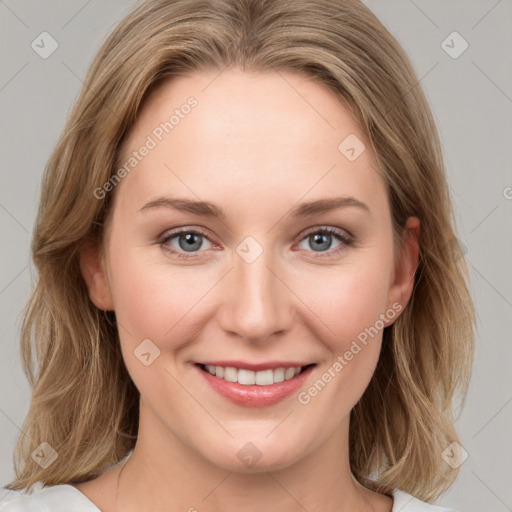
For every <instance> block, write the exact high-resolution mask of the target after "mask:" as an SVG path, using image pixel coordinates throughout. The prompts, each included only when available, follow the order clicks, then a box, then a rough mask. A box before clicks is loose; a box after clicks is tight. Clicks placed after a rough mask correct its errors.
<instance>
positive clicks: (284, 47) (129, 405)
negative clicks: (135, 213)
mask: <svg viewBox="0 0 512 512" xmlns="http://www.w3.org/2000/svg"><path fill="white" fill-rule="evenodd" d="M235 67H236V68H238V69H242V70H244V71H246V70H248V71H254V72H259V71H261V72H264V71H272V70H274V71H288V72H292V73H300V74H302V75H305V76H307V77H310V78H312V79H313V80H316V81H317V82H318V83H320V84H323V85H324V86H325V87H327V88H328V89H329V90H331V91H332V92H334V93H335V94H336V95H337V96H338V97H339V98H340V101H344V102H345V103H346V104H347V105H348V106H349V107H350V108H351V110H352V112H353V113H354V116H355V119H356V120H357V121H358V122H359V123H360V124H361V126H362V127H363V128H364V130H365V131H366V133H367V136H368V140H369V141H370V143H371V148H372V150H373V151H374V154H375V155H376V158H377V161H378V163H379V166H380V169H379V172H381V174H382V176H383V178H384V179H385V182H386V184H387V188H388V193H389V198H390V204H391V214H392V219H393V229H394V234H395V239H396V240H398V239H399V235H400V233H401V230H402V228H403V226H404V224H405V221H406V220H407V218H408V217H409V216H417V217H418V218H419V219H420V221H421V240H420V261H419V265H418V268H417V272H416V284H415V287H414V291H413V294H412V297H411V300H410V302H409V304H408V305H407V307H406V308H405V310H404V311H403V314H402V315H401V316H400V317H399V318H398V319H397V321H396V322H395V323H394V324H393V325H392V326H390V327H388V328H386V329H385V331H384V335H383V345H382V351H381V355H380V360H379V363H378V365H377V368H376V370H375V373H374V376H373V378H372V380H371V382H370V384H369V386H368V388H367V389H366V391H365V393H364V394H363V396H362V398H361V400H360V401H359V402H358V403H357V405H356V406H355V407H354V409H353V410H352V412H351V422H350V439H349V441H350V464H351V468H352V472H353V474H354V476H355V477H356V478H357V479H358V480H359V481H360V482H361V483H362V484H363V485H365V486H367V487H369V488H372V489H373V490H376V491H378V492H383V493H390V492H392V490H393V489H395V488H399V489H402V490H404V491H406V492H409V493H411V494H413V495H415V496H417V497H418V498H419V499H422V500H426V501H431V500H433V499H435V498H437V497H438V496H439V494H440V493H442V492H443V491H444V490H446V489H447V488H448V487H449V486H450V485H451V484H452V482H453V480H454V479H455V478H456V476H457V473H458V470H456V469H452V468H451V467H450V466H449V465H448V464H446V463H445V462H444V460H443V458H442V457H441V454H442V452H443V450H444V449H445V448H446V447H447V446H448V445H449V444H450V443H452V442H454V441H458V437H457V434H456V432H455V429H454V426H453V421H454V418H453V409H454V399H455V396H456V393H457V391H459V392H460V393H461V398H462V402H464V401H465V397H466V393H467V388H468V384H469V379H470V373H471V364H472V359H473V350H474V331H473V328H474V321H475V320H474V309H473V304H472V301H471V297H470V295H469V292H468V287H467V269H466V265H465V261H464V258H463V255H462V253H461V249H460V247H459V245H458V244H457V241H456V238H455V234H454V226H455V221H454V218H453V212H452V206H451V202H450V197H449V191H448V187H447V183H446V178H445V172H444V163H443V157H442V152H441V147H440V141H439V138H438V134H437V130H436V126H435V124H434V121H433V117H432V114H431V111H430V108H429V105H428V103H427V100H426V98H425V96H424V93H423V92H422V90H421V87H420V86H419V82H418V79H417V77H416V75H415V73H414V71H413V69H412V66H411V64H410V62H409V60H408V58H407V57H406V55H405V54H404V52H403V50H402V49H401V47H400V46H399V44H398V43H397V41H396V40H395V39H394V38H393V37H392V36H391V35H390V34H389V32H388V31H387V30H386V28H385V27H384V26H383V25H382V24H381V22H380V21H379V20H378V19H377V18H376V17H375V15H374V14H373V13H372V12H371V11H370V10H369V9H368V8H367V7H365V6H364V5H363V4H362V3H360V2H359V1H358V0H293V1H292V0H148V1H145V2H143V3H142V4H140V5H139V6H138V7H137V8H136V9H135V10H134V11H133V12H131V13H130V14H129V15H128V16H127V17H126V18H125V19H124V20H122V21H121V22H120V24H119V25H118V26H117V28H116V29H115V30H114V31H113V33H112V34H111V35H110V36H109V37H108V38H107V40H106V42H105V43H104V44H103V46H102V48H101V49H100V51H99V53H98V54H97V56H96V57H95V59H94V61H93V63H92V65H91V68H90V70H89V72H88V74H87V77H86V79H85V82H84V86H83V88H82V90H81V93H80V96H79V98H78V100H77V102H76V104H75V106H74V108H73V110H72V112H71V114H70V116H69V118H68V120H67V123H66V126H65V128H64V131H63V133H62V136H61V138H60V140H59V142H58V144H57V146H56V148H55V150H54V152H53V154H52V155H51V158H50V160H49V162H48V164H47V166H46V169H45V174H44V179H43V186H42V193H41V202H40V206H39V212H38V217H37V223H36V226H35V231H34V238H33V243H32V252H33V260H34V263H35V266H36V268H37V270H38V281H37V285H36V287H35V291H34V293H33V295H32V297H31V299H30V302H29V304H28V306H27V310H26V313H25V318H24V323H23V326H22V334H21V354H22V360H23V367H24V371H25V373H26V375H27V378H28V379H29V382H30V385H31V387H32V388H33V391H32V398H31V402H30V409H29V411H28V415H27V417H26V419H25V422H24V424H23V427H22V433H21V434H20V436H19V439H18V442H17V446H16V453H15V459H14V464H15V471H16V479H15V480H14V481H13V482H11V483H10V484H9V485H7V486H6V487H7V488H8V489H12V490H19V489H23V488H31V487H32V486H33V485H34V484H35V483H36V482H43V484H44V485H54V484H62V483H78V482H82V481H86V480H90V479H91V478H94V477H96V476H99V475H100V474H101V473H102V472H103V471H105V469H106V468H107V467H108V466H109V465H113V464H116V463H117V462H119V461H120V460H122V459H123V458H124V457H125V456H126V455H127V454H128V452H129V451H130V450H131V449H132V448H133V447H134V445H135V441H136V438H137V430H138V412H139V409H138V407H139V403H138V402H139V392H138V390H137V388H136V387H135V385H134V383H133V382H132V380H131V378H130V376H129V374H128V372H127V370H126V367H125V365H124V361H123V358H122V354H121V351H120V347H119V337H118V332H117V327H116V322H115V316H114V314H113V313H112V312H107V313H105V312H103V311H100V310H98V309H97V308H96V307H95V306H94V305H93V304H92V302H91V300H90V299H89V296H88V292H87V288H86V285H85V283H84V280H83V278H82V275H81V272H80V267H79V258H78V257H79V253H80V250H81V248H82V247H83V246H84V244H85V243H87V242H88V241H91V240H92V241H95V242H97V243H100V244H101V242H102V240H103V236H104V227H105V223H106V221H107V220H108V218H109V212H110V210H111V206H112V194H106V195H105V197H103V198H101V199H97V198H96V197H95V196H94V195H93V191H94V190H96V189H98V187H102V186H103V185H104V184H105V183H106V182H108V181H109V179H110V178H111V177H112V175H113V174H114V173H115V171H116V166H117V165H119V153H120V149H121V147H122V142H123V141H124V140H125V139H126V134H127V133H128V132H129V131H130V129H131V127H132V126H133V125H134V123H135V121H136V118H137V113H138V112H139V111H140V109H141V107H142V104H143V100H145V99H146V98H147V97H148V95H149V94H150V92H151V91H152V90H154V87H155V86H156V85H157V83H159V82H160V81H161V80H162V79H172V77H175V76H178V75H183V74H186V73H189V72H194V71H201V70H211V69H216V70H219V71H220V70H223V69H225V68H235ZM340 142H341V141H340ZM33 342H34V346H32V343H33ZM33 350H35V355H36V363H37V367H36V369H34V368H33V365H32V358H33ZM41 442H46V443H48V444H49V445H50V446H51V447H53V448H54V449H55V450H56V451H57V453H58V457H57V458H56V459H55V460H54V461H53V462H52V463H51V464H50V465H49V466H48V467H46V468H43V467H42V466H41V465H39V464H38V463H37V462H36V461H35V459H34V458H32V456H31V454H32V452H33V451H34V450H35V449H36V447H37V446H38V445H39V444H40V443H41Z"/></svg>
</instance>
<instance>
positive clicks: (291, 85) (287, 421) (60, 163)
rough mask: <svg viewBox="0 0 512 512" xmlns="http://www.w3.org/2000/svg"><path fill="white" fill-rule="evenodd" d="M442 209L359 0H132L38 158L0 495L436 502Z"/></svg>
mask: <svg viewBox="0 0 512 512" xmlns="http://www.w3.org/2000/svg"><path fill="white" fill-rule="evenodd" d="M453 224H454V222H453V217H452V211H451V204H450V198H449V194H448V190H447V184H446V180H445V175H444V168H443V159H442V154H441V151H440V146H439V140H438V136H437V132H436V128H435V124H434V122H433V119H432V116H431V112H430V109H429V106H428V104H427V101H426V99H425V97H424V95H423V93H422V91H421V89H420V87H419V86H418V80H417V78H416V76H415V74H414V72H413V70H412V68H411V65H410V63H409V61H408V59H407V58H406V56H405V55H404V53H403V51H402V49H401V48H400V47H399V45H398V44H397V42H396V41H395V39H394V38H393V37H392V36H391V35H390V34H389V33H388V31H387V30H386V29H385V28H384V27H383V25H382V24H381V23H380V22H379V21H378V20H377V19H376V18H375V16H374V15H373V14H372V13H371V12H370V11H369V10H368V9H367V8H366V7H365V6H364V5H363V4H361V3H360V2H359V1H356V0H350V1H341V0H339V1H336V2H332V1H328V0H314V1H302V0H299V1H297V0H296V1H294V2H291V1H289V0H273V1H265V0H262V1H257V2H255V1H254V0H219V1H215V2H202V1H191V0H174V1H170V0H149V1H146V2H144V3H142V4H141V5H140V6H139V7H138V8H137V9H135V10H134V11H133V12H132V13H131V14H129V15H128V16H127V17H126V18H125V19H124V20H123V21H122V22H121V23H120V25H119V26H118V27H117V28H116V29H115V30H114V32H113V33H112V34H111V35H110V37H109V38H108V40H107V41H106V42H105V44H104V45H103V47H102V48H101V50H100V51H99V53H98V55H97V57H96V59H95V61H94V62H93V64H92V66H91V69H90V71H89V74H88V76H87V78H86V81H85V83H84V87H83V89H82V92H81V95H80V97H79V99H78V101H77V104H76V105H75V107H74V109H73V111H72V113H71V115H70V118H69V120H68V122H67V125H66V127H65V129H64V133H63V135H62V137H61V139H60V141H59V143H58V145H57V147H56V149H55V151H54V153H53V155H52V157H51V159H50V161H49V163H48V166H47V169H46V173H45V178H44V183H43V189H42V195H41V203H40V209H39V214H38V220H37V226H36V229H35V234H34V240H33V257H34V261H35V264H36V265H37V268H38V271H39V281H38V284H37V287H36V289H35V292H34V295H33V297H32V299H31V302H30V304H29V308H28V310H27V314H26V318H25V322H24V325H23V333H22V354H23V358H24V365H25V367H26V369H27V371H28V372H29V376H30V379H31V384H32V385H33V387H34V389H33V398H32V402H31V407H30V410H29V413H28V416H27V419H26V421H25V424H24V426H23V431H24V433H25V434H26V435H23V436H21V437H20V439H19V443H18V450H17V453H18V459H17V465H16V472H17V473H16V474H17V477H16V479H15V480H14V481H13V482H11V483H10V484H9V485H8V486H7V488H9V489H12V490H21V489H30V488H32V487H33V486H34V485H36V484H38V485H40V486H43V488H40V489H38V490H36V491H35V492H33V493H32V494H31V495H26V496H21V497H18V498H16V499H14V500H11V501H10V502H7V503H6V504H4V505H3V506H2V510H5V511H6V512H19V511H26V510H32V508H31V507H36V508H37V507H41V506H42V505H46V506H48V507H49V508H51V510H55V511H58V510H66V511H69V510H81V511H86V512H93V511H97V510H98V509H99V510H102V511H103V512H111V511H114V510H117V511H123V512H126V511H131V510H169V511H174V510H189V511H193V510H198V511H201V510H211V511H217V510H226V509H228V510H231V509H235V508H236V509H237V510H247V511H253V510H254V511H256V510H261V509H262V508H266V509H267V510H272V511H273V510H280V511H282V510H285V511H286V510H298V509H301V510H308V511H313V510H319V509H323V510H346V511H348V510H350V511H354V510H361V511H375V512H384V511H386V512H389V511H398V510H402V511H407V510H423V511H434V510H448V509H441V508H438V507H434V506H432V505H430V504H429V503H428V502H431V501H432V500H434V499H436V498H437V497H438V496H439V495H440V494H441V493H442V492H443V491H445V490H446V489H447V488H448V487H449V486H450V485H451V483H452V482H453V481H454V479H455V478H456V476H457V472H458V467H459V466H458V465H457V464H450V463H448V462H449V460H450V458H451V459H453V458H457V457H459V456H460V453H459V452H458V450H459V446H460V445H458V443H457V441H458V437H457V434H456V432H455V430H454V427H453V415H452V410H453V398H454V396H455V393H456V392H457V391H460V392H462V394H463V395H464V393H465V392H466V390H467V385H468V381H469V376H470V367H471V361H472V355H473V324H474V314H473V306H472V302H471V299H470V296H469V293H468V289H467V286H466V281H465V276H466V269H465V264H464V260H463V258H462V255H461V251H460V248H459V247H458V245H457V244H456V243H455V244H454V243H453V242H454V240H455V231H454V226H453ZM316 245H319V247H316ZM33 337H34V338H35V340H36V344H37V354H36V355H37V362H38V368H37V370H36V371H32V369H31V367H30V361H31V357H32V356H31V340H32V338H33ZM447 454H448V455H447ZM447 461H448V462H447Z"/></svg>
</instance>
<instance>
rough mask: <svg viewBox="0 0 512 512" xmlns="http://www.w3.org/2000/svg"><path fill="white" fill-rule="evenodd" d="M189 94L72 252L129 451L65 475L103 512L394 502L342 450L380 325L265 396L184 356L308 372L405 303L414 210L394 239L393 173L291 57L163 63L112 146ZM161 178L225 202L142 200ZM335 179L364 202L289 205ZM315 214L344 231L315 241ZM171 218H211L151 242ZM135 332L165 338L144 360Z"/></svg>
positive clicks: (189, 194)
mask: <svg viewBox="0 0 512 512" xmlns="http://www.w3.org/2000/svg"><path fill="white" fill-rule="evenodd" d="M190 96H194V97H195V98H196V99H197V101H198V105H197V107H195V108H194V109H192V110H191V112H190V114H188V116H185V117H184V119H181V120H180V122H179V124H178V125H177V126H175V128H174V129H173V131H172V132H171V133H170V134H168V135H166V136H165V137H164V138H163V140H162V141H161V142H159V144H158V145H157V147H156V148H154V149H152V150H151V151H150V153H149V154H148V155H147V156H146V157H145V158H144V159H143V160H142V161H141V162H139V163H138V165H137V166H136V168H135V169H134V170H132V171H131V172H130V173H129V174H128V175H127V176H126V177H125V178H124V179H123V180H122V181H121V183H120V184H118V185H117V187H116V189H115V204H114V209H113V213H112V218H111V222H110V224H109V229H108V231H107V234H106V238H105V255H104V257H103V258H102V257H100V253H99V251H98V247H93V246H90V247H88V248H86V249H84V251H83V252H82V255H81V256H82V257H81V265H82V273H83V275H84V278H85V280H86V282H87V285H88V288H89V292H90V297H91V300H92V301H93V302H94V303H95V304H96V305H97V306H98V307H99V308H101V309H108V310H114V311H115V312H116V317H117V318H118V322H119V325H120V326H121V327H120V341H121V348H122V352H123V357H124V360H125V364H126V367H127V369H128V371H129V373H130V375H131V377H132V379H133V381H134V383H135V384H136V386H137V388H138V389H139V391H140V394H141V401H140V428H139V434H138V439H137V443H136V447H135V449H134V452H133V455H132V456H131V458H130V459H128V462H125V463H122V464H118V465H116V466H114V467H113V468H111V469H110V470H108V471H107V472H105V473H104V474H103V475H101V476H100V477H98V478H96V479H95V480H91V481H89V482H86V483H83V484H79V485H77V486H76V487H77V488H78V489H79V490H80V491H81V492H83V493H84V494H85V495H86V496H87V497H89V499H91V501H93V502H94V503H95V504H96V505H97V506H98V507H99V508H101V510H103V511H104V512H110V511H114V510H117V511H123V512H131V511H140V510H158V511H185V510H189V509H191V507H194V508H195V509H196V510H198V511H199V512H202V511H211V512H217V511H219V512H220V511H224V510H238V511H242V512H249V511H251V512H252V511H260V510H262V509H264V510H266V511H267V512H277V511H280V512H283V511H284V512H288V511H290V512H291V511H296V510H304V509H305V510H308V512H314V511H319V510H337V511H349V510H350V511H366V510H375V511H381V512H383V511H388V512H389V511H390V510H391V508H392V498H391V497H389V496H385V495H382V494H377V493H374V492H372V491H370V490H368V489H365V488H364V487H362V486H361V485H360V484H358V483H357V482H356V481H355V479H354V478H353V476H352V474H351V472H350V466H349V453H348V432H349V415H350V411H351V409H352V408H353V407H354V405H355V404H356V403H357V402H358V400H359V399H360V397H361V396H362V394H363V392H364V391H365V389H366V387H367V386H368V384H369V382H370V379H371V377H372V375H373V372H374V370H375V366H376V364H377V361H378V358H379V353H380V348H381V339H382V331H380V332H379V334H378V335H377V336H375V337H374V338H373V339H371V341H370V342H369V343H368V344H367V345H366V346H365V347H364V348H363V349H362V350H361V351H360V352H359V353H358V354H357V355H356V356H355V357H354V358H353V359H352V360H351V361H350V362H349V363H348V364H347V365H346V366H345V367H344V368H343V370H342V371H341V372H339V373H338V374H336V377H335V378H333V379H332V380H331V382H329V383H328V385H326V386H325V388H324V389H323V390H322V391H321V392H320V393H318V395H317V396H315V397H314V398H312V399H311V401H310V402H309V403H308V404H307V405H304V404H301V403H299V402H298V400H297V393H293V394H292V395H291V396H289V397H287V398H285V399H284V400H282V401H281V402H279V403H277V404H275V405H272V406H268V407H263V408H250V407H243V406H240V405H236V404H234V403H232V402H230V401H229V400H227V399H226V398H223V397H222V396H220V395H218V394H217V393H216V392H215V391H213V390H212V389H211V388H210V387H209V385H208V384H207V383H206V382H205V381H204V379H202V378H198V374H197V370H196V369H195V368H194V367H193V363H194V362H195V361H200V360H214V359H217V360H221V359H227V360H236V359H241V360H246V361H251V362H263V361H272V360H300V361H308V362H312V363H313V362H314V363H316V366H315V368H314V370H313V373H312V374H311V375H309V377H308V379H307V381H306V383H305V384H304V386H303V387H302V388H301V390H300V391H303V390H307V389H308V388H309V387H310V386H311V385H312V384H313V383H314V382H315V381H316V380H317V379H318V378H319V377H320V376H321V375H322V374H323V373H324V372H325V371H327V370H328V368H329V367H332V365H333V363H334V361H335V360H336V357H337V355H339V354H343V353H345V351H346V350H348V349H349V347H350V345H351V343H352V341H353V340H355V339H356V337H357V335H358V334H359V333H360V332H362V331H363V330H364V329H365V328H367V327H370V326H373V325H375V322H376V320H377V319H379V315H380V314H382V313H385V312H386V310H388V309H389V308H392V305H393V304H397V303H398V304H400V305H401V307H405V305H406V304H407V301H408V300H409V298H410V295H411V292H412V288H413V285H414V272H415V269H416V267H417V261H418V239H419V221H418V219H417V218H414V217H411V218H409V220H408V222H407V224H406V226H405V229H404V234H403V244H402V249H401V252H400V254H398V255H394V254H393V244H392V235H393V233H392V225H391V213H390V206H389V202H388V197H387V191H386V187H385V184H384V182H383V180H382V178H381V177H380V175H379V173H378V172H377V171H376V170H375V169H376V168H377V164H376V161H375V158H374V155H373V154H372V152H371V151H370V149H369V148H370V145H369V143H368V140H367V139H366V137H365V135H364V133H363V131H362V130H361V129H360V126H359V125H358V123H357V122H356V121H355V119H354V118H353V116H352V115H351V112H350V110H349V109H348V108H347V107H346V106H345V105H344V104H343V103H342V102H341V101H340V100H339V99H337V98H336V97H334V96H333V94H331V93H330V92H329V91H328V90H327V89H325V88H324V87H323V86H322V85H320V84H318V83H316V82H314V81H312V80H310V79H307V78H304V77H301V76H299V75H295V74H291V73H280V74H278V73H270V72H269V73H264V74H247V73H244V72H242V71H239V70H229V71H224V72H223V73H221V74H220V75H219V74H218V71H216V72H213V71H212V72H202V73H196V74H191V75H187V76H183V77H180V78H176V79H173V80H172V81H168V82H166V83H164V84H162V85H161V86H160V87H159V88H158V89H157V90H156V91H155V92H154V93H153V95H152V96H151V97H150V98H149V101H148V102H147V103H146V104H145V106H144V108H143V110H142V112H141V115H140V117H139V118H138V120H137V123H136V125H135V126H134V128H133V130H132V131H131V133H130V136H129V138H128V139H127V141H126V144H125V146H124V148H123V156H124V157H128V156H129V154H130V152H131V151H133V150H136V149H137V148H139V147H140V146H141V145H142V144H144V141H145V140H146V137H147V136H148V135H149V134H151V133H152V131H153V130H154V129H155V127H156V126H157V125H158V124H159V123H160V122H162V121H164V120H166V119H168V118H169V115H170V114H169V113H172V111H173V110H174V109H175V108H179V107H180V106H181V105H183V104H184V103H185V102H186V100H187V98H189V97H190ZM349 134H355V135H356V136H357V137H358V138H359V139H360V140H361V141H363V142H364V143H365V145H366V150H365V151H363V153H362V154H361V155H360V156H359V157H358V158H357V159H356V160H354V161H349V160H348V159H347V158H346V157H345V156H344V155H343V154H342V153H341V152H340V151H339V150H338V146H339V144H340V142H341V141H342V140H344V139H345V137H347V136H348V135H349ZM123 161H124V160H123ZM161 196H169V197H170V196H172V197H183V198H187V199H191V200H203V201H209V202H212V203H215V204H216V205H217V206H219V207H221V208H222V209H223V210H224V211H225V213H226V220H220V219H215V218H209V217H203V216H200V215H197V214H192V213H186V212H180V211H177V210H174V209H172V208H169V207H165V206H162V207H157V208H150V209H149V208H148V209H145V210H143V211H140V209H141V208H142V207H143V206H144V205H145V204H147V203H148V202H149V201H152V200H154V199H155V198H157V197H161ZM337 196H352V197H354V198H357V199H358V200H359V201H361V202H363V203H365V204H366V205H367V207H368V211H366V210H365V209H363V208H358V207H354V206H348V207H343V208H339V209H337V210H333V211H329V212H324V213H321V214H318V215H315V216H312V217H309V218H294V217H292V216H291V215H288V213H289V212H290V210H291V209H292V208H293V207H295V206H296V204H297V203H301V202H304V201H312V200H316V199H321V198H332V197H337ZM324 227H333V228H338V229H339V230H346V231H348V232H349V233H351V234H352V235H354V237H355V239H356V241H355V243H354V244H353V245H352V246H344V245H343V242H340V241H339V240H338V239H337V238H336V237H335V236H333V237H332V238H331V239H329V238H328V240H327V245H328V242H329V240H330V241H331V244H330V246H328V247H329V248H328V249H327V250H324V251H322V250H319V249H318V248H317V246H316V245H315V244H314V241H311V239H309V241H308V236H309V234H311V233H309V231H313V232H315V229H311V228H318V229H320V228H324ZM174 228H187V229H196V230H197V229H198V228H202V230H203V231H204V232H205V233H206V235H207V237H208V238H201V237H199V241H200V240H201V239H202V240H203V244H202V246H201V247H200V249H196V250H195V252H194V253H192V254H193V255H194V256H196V257H195V258H193V259H189V260H185V259H183V258H179V257H178V256H176V255H173V254H172V253H169V252H168V251H166V250H165V249H164V246H166V247H169V246H170V247H171V248H174V249H175V250H176V251H177V252H181V253H182V254H183V253H185V254H190V253H186V252H185V251H184V250H183V249H180V245H179V237H178V236H176V237H174V239H173V240H172V241H167V242H166V244H160V243H159V236H160V235H161V234H162V233H165V232H167V233H168V232H169V231H170V230H171V229H174ZM306 231H308V233H306ZM247 236H252V237H253V238H254V239H255V240H256V241H257V242H258V243H259V245H260V246H261V248H262V249H263V253H262V254H261V255H260V256H259V257H258V258H257V259H256V260H255V261H254V262H253V263H250V264H249V263H247V262H246V261H245V260H244V259H243V258H241V257H240V256H239V255H238V253H237V252H236V249H237V247H238V246H239V244H240V243H241V242H242V241H243V240H244V239H245V237H247ZM182 240H183V238H182ZM340 247H341V248H342V250H341V251H340V252H338V253H336V252H335V251H336V250H337V249H338V248H340ZM399 256H400V257H399ZM397 317H398V314H397V315H396V316H395V318H394V319H393V320H388V319H386V323H385V325H388V324H390V323H392V322H393V321H395V320H396V318H397ZM147 338H149V339H151V340H152V342H153V343H154V344H155V345H156V346H158V348H159V349H160V356H159V357H157V358H156V359H155V360H154V361H153V363H152V364H151V365H149V366H145V365H143V364H142V363H141V361H140V360H139V359H138V358H137V357H135V356H134V354H133V351H134V350H135V349H136V347H137V346H138V345H139V344H140V343H141V341H142V340H144V339H147ZM248 442H251V443H253V444H254V445H255V446H256V447H257V448H258V450H259V451H260V452H261V459H260V460H259V461H258V462H257V464H256V465H255V466H253V467H247V466H246V465H244V463H243V462H242V461H241V460H240V459H239V458H238V457H237V453H238V452H239V450H240V449H241V448H242V447H244V446H245V445H246V443H248ZM116 493H117V494H116Z"/></svg>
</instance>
